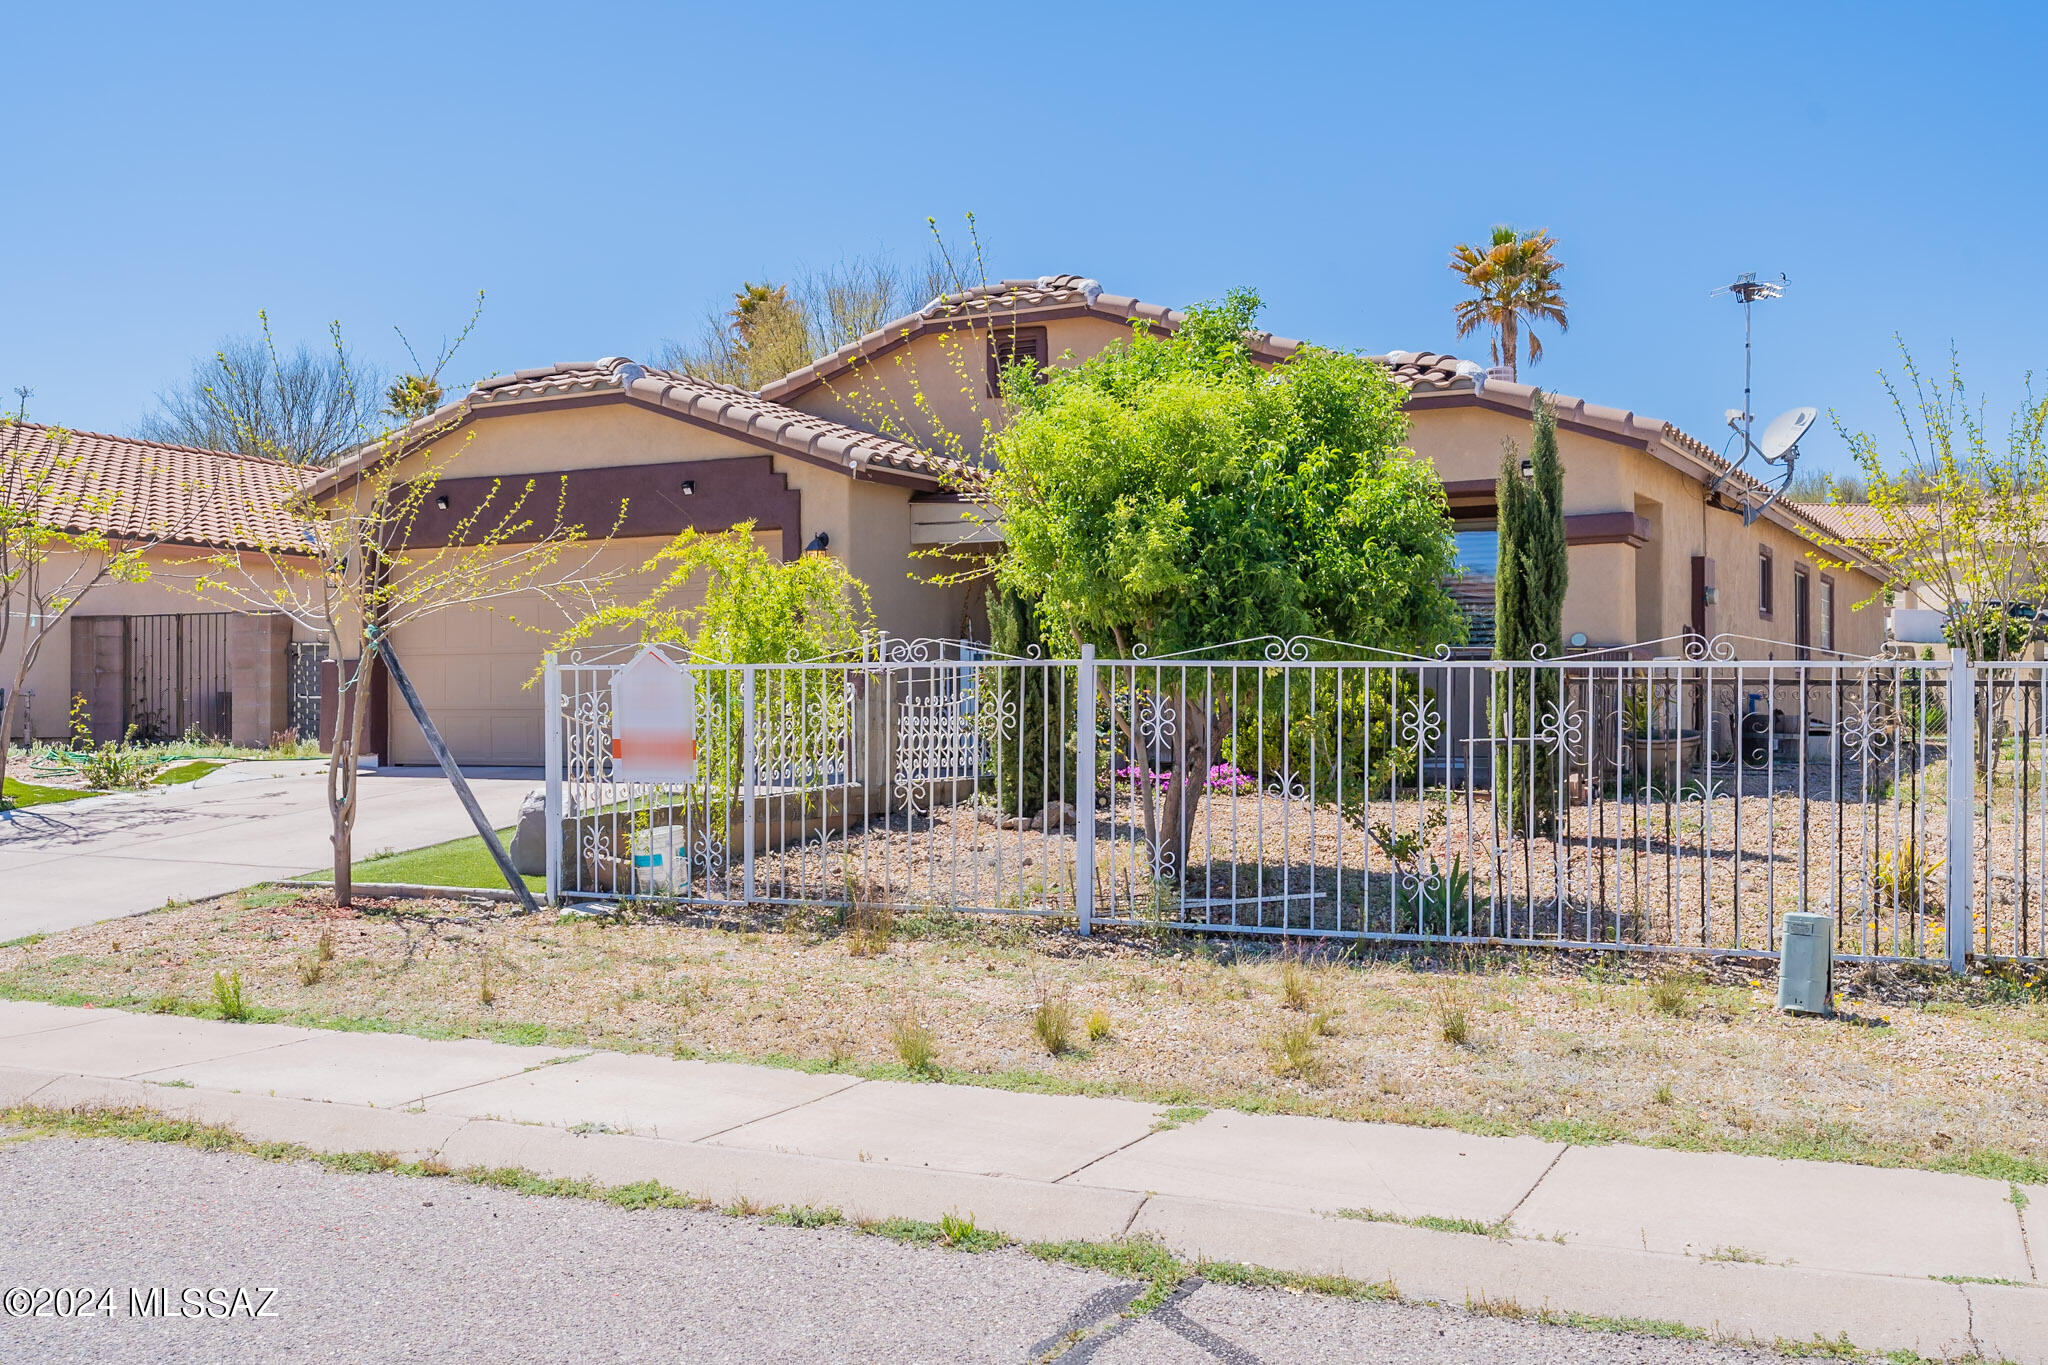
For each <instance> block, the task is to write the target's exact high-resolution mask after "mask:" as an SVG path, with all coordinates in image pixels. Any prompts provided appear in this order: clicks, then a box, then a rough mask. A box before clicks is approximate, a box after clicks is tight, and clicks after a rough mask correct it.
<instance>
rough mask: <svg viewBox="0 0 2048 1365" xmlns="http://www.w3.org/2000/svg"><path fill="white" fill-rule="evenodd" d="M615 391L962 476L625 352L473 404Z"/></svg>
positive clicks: (812, 443)
mask: <svg viewBox="0 0 2048 1365" xmlns="http://www.w3.org/2000/svg"><path fill="white" fill-rule="evenodd" d="M607 390H616V391H618V392H621V393H625V394H628V395H630V396H632V397H634V398H638V399H641V400H643V401H645V402H649V403H655V404H658V405H660V406H662V407H666V408H671V409H674V410H675V411H678V412H681V413H684V414H686V415H689V416H693V417H696V418H698V419H700V420H702V421H707V422H714V423H716V424H717V425H719V426H722V427H725V428H727V429H728V430H731V431H736V432H740V433H743V434H745V435H748V436H751V437H753V438H754V439H756V440H762V441H767V442H769V443H771V444H773V445H777V446H780V447H782V448H783V449H785V450H788V451H790V452H792V453H794V454H800V455H811V456H815V457H817V458H820V459H825V460H829V461H831V462H832V463H834V464H843V465H846V466H847V467H848V468H849V469H852V470H854V471H856V472H857V471H858V470H860V469H863V468H867V467H870V466H873V467H879V468H884V469H893V470H897V471H900V472H902V473H906V474H922V475H926V476H929V477H932V478H939V477H942V476H945V475H948V474H956V473H959V472H960V471H961V469H962V466H961V465H960V464H959V463H958V462H957V461H954V460H950V459H947V458H945V457H943V456H938V455H933V454H930V453H929V452H927V451H923V450H919V449H918V448H917V447H916V446H913V445H910V444H909V443H907V442H904V441H899V440H896V439H894V438H893V437H889V436H881V435H877V434H876V433H874V432H871V431H862V430H860V429H859V428H858V427H850V426H847V425H845V424H844V423H840V422H834V421H831V420H830V419H828V418H824V417H819V416H816V415H814V414H812V413H808V412H799V411H798V410H797V409H795V408H791V407H785V406H783V405H782V404H781V403H776V402H772V401H770V400H768V399H765V398H762V397H761V396H760V395H759V394H756V393H754V392H752V391H751V390H748V389H742V388H739V387H737V386H735V385H732V384H718V383H714V382H712V381H711V380H708V379H695V378H692V377H691V376H689V375H686V374H680V373H677V372H674V371H671V370H658V369H655V368H654V367H653V366H651V365H641V364H638V363H637V362H635V361H632V360H628V359H626V358H625V357H623V356H607V357H605V358H604V359H603V360H595V361H588V362H577V363H571V364H564V365H550V366H548V367H547V368H545V369H540V370H521V371H519V372H518V373H516V374H511V375H501V376H499V377H498V378H496V379H486V380H485V381H483V382H482V383H481V384H478V385H477V386H476V388H475V389H473V390H471V391H470V395H469V399H468V401H469V403H470V405H471V406H472V407H473V408H474V407H481V406H484V405H487V404H496V403H505V402H516V401H519V400H521V399H528V398H541V397H548V396H551V395H558V394H571V393H594V392H600V391H607Z"/></svg>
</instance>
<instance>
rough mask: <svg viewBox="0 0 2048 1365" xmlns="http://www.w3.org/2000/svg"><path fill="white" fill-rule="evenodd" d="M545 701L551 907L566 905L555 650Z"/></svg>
mask: <svg viewBox="0 0 2048 1365" xmlns="http://www.w3.org/2000/svg"><path fill="white" fill-rule="evenodd" d="M546 658H547V662H546V664H545V667H546V669H547V682H546V684H545V686H546V689H547V690H546V692H545V693H544V697H545V700H543V701H542V703H541V705H542V707H543V708H544V710H543V714H544V715H545V716H546V717H547V719H546V722H545V723H546V726H547V728H546V730H545V731H544V732H543V740H542V745H543V751H544V752H545V753H546V755H547V765H548V786H547V822H548V904H549V905H560V904H561V903H562V668H561V663H560V661H559V660H557V658H556V657H555V653H554V651H553V650H549V651H548V653H547V656H546Z"/></svg>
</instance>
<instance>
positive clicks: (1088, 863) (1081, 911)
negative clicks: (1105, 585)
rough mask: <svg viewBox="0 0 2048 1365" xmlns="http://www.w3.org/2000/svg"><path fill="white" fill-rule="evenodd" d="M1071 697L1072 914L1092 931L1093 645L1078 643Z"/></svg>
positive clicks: (1093, 917)
mask: <svg viewBox="0 0 2048 1365" xmlns="http://www.w3.org/2000/svg"><path fill="white" fill-rule="evenodd" d="M1079 671H1080V679H1079V683H1078V685H1077V688H1076V695H1075V698H1074V732H1075V738H1076V741H1077V742H1076V745H1075V747H1076V749H1077V751H1078V752H1077V753H1076V754H1075V756H1074V917H1075V918H1076V920H1078V921H1079V923H1080V926H1081V933H1082V934H1083V935H1084V936H1085V935H1088V934H1092V933H1093V932H1095V646H1094V645H1082V646H1081V666H1080V670H1079Z"/></svg>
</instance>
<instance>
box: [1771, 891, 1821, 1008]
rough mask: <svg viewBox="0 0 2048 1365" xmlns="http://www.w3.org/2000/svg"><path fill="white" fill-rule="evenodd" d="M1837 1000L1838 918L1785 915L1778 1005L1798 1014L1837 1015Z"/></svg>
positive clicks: (1780, 944)
mask: <svg viewBox="0 0 2048 1365" xmlns="http://www.w3.org/2000/svg"><path fill="white" fill-rule="evenodd" d="M1834 999H1835V921H1834V919H1833V918H1832V917H1830V916H1828V915H1809V914H1792V915H1787V916H1785V918H1784V919H1783V920H1782V921H1780V925H1779V934H1778V1008H1779V1009H1781V1010H1790V1011H1792V1012H1793V1013H1795V1014H1833V1013H1834V1012H1835V1008H1834Z"/></svg>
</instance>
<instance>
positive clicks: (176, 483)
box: [0, 419, 313, 549]
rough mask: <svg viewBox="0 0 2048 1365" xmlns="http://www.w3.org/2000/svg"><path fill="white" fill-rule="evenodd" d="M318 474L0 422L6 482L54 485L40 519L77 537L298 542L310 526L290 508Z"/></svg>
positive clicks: (276, 463) (245, 458)
mask: <svg viewBox="0 0 2048 1365" xmlns="http://www.w3.org/2000/svg"><path fill="white" fill-rule="evenodd" d="M30 471H41V472H40V473H31V472H30ZM312 477H313V471H311V470H308V469H305V468H304V467H302V466H298V465H292V464H287V463H285V462H284V461H282V460H270V459H264V458H262V457H260V456H255V455H237V454H233V453H231V452H228V451H222V450H201V449H199V448H198V447H196V446H174V445H164V444H162V443H160V442H156V441H141V440H135V439H133V438H131V437H127V436H106V435H102V434H100V433H98V432H91V431H67V430H65V429H64V428H62V427H51V426H44V425H42V424H41V423H37V422H15V421H12V420H7V419H0V482H4V483H15V486H16V488H17V489H19V488H20V487H21V485H20V484H19V483H18V482H16V480H18V479H21V478H33V479H35V480H36V481H37V482H38V483H42V482H43V480H44V479H47V484H46V485H45V496H44V497H43V498H42V499H41V501H42V506H40V507H39V508H38V509H37V513H36V515H37V516H39V517H42V518H47V519H49V520H50V521H52V522H54V523H56V524H59V525H62V526H63V527H64V528H65V529H66V530H69V531H75V532H101V533H104V534H106V535H108V536H111V537H114V538H116V539H120V540H129V541H136V540H148V541H171V542H174V543H177V544H181V545H208V546H224V547H230V548H239V549H264V548H276V547H281V546H287V545H296V544H298V543H299V541H300V538H301V536H302V535H303V526H302V523H300V522H299V521H298V519H297V518H295V517H293V516H292V515H291V514H290V513H289V512H288V511H287V510H286V509H287V504H288V503H289V502H290V500H291V497H292V495H293V494H294V493H296V492H297V491H298V490H299V489H301V488H303V487H305V486H306V485H307V483H308V482H309V481H310V480H311V478H312ZM15 496H20V494H19V493H16V494H15Z"/></svg>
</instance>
